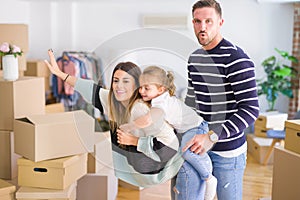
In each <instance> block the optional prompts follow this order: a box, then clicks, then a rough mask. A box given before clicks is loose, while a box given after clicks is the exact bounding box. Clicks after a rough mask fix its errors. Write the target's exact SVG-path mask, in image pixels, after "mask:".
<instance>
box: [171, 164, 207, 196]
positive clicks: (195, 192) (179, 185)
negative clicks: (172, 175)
mask: <svg viewBox="0 0 300 200" xmlns="http://www.w3.org/2000/svg"><path fill="white" fill-rule="evenodd" d="M174 182H175V181H174V180H173V181H172V183H173V184H171V190H172V193H173V195H172V200H187V199H193V200H201V199H204V190H205V184H204V181H203V180H201V179H200V177H199V175H198V173H197V171H195V170H194V168H193V167H192V166H191V165H190V164H189V163H187V162H184V163H183V165H182V167H181V168H180V170H179V172H178V174H177V177H176V183H175V187H173V186H172V185H174Z"/></svg>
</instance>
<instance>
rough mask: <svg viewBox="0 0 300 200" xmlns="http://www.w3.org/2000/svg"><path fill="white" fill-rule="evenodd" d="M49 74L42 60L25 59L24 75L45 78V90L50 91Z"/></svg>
mask: <svg viewBox="0 0 300 200" xmlns="http://www.w3.org/2000/svg"><path fill="white" fill-rule="evenodd" d="M50 74H51V72H50V70H49V68H48V67H47V65H46V63H45V62H44V61H43V60H27V69H26V71H25V72H24V75H25V76H37V77H43V78H44V80H45V91H51V87H50Z"/></svg>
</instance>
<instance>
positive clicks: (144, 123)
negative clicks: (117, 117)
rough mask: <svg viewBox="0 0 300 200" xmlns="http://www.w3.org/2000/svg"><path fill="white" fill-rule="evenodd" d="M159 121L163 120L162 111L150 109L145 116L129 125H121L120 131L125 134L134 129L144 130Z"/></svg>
mask: <svg viewBox="0 0 300 200" xmlns="http://www.w3.org/2000/svg"><path fill="white" fill-rule="evenodd" d="M161 119H164V112H163V110H162V109H160V108H154V107H152V108H151V109H150V111H149V112H148V113H147V114H146V115H143V116H140V117H138V118H136V119H135V120H134V121H132V122H130V123H127V124H122V125H121V126H120V129H121V130H123V131H125V132H131V131H133V130H136V129H140V128H146V127H148V126H150V125H152V124H153V123H155V122H156V121H158V120H161Z"/></svg>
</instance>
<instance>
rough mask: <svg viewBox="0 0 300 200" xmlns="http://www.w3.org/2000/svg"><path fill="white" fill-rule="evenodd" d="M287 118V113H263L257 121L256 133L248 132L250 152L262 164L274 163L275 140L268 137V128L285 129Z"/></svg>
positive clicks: (255, 125)
mask: <svg viewBox="0 0 300 200" xmlns="http://www.w3.org/2000/svg"><path fill="white" fill-rule="evenodd" d="M287 118H288V115H287V114H286V113H279V112H267V113H261V114H260V115H259V116H258V118H257V120H256V121H255V124H254V134H247V142H248V152H249V153H250V154H251V155H252V156H253V158H254V159H255V160H256V161H257V162H259V163H260V164H273V154H274V153H273V151H272V149H273V147H272V145H273V144H274V140H273V138H268V137H267V130H270V129H273V130H284V123H285V121H286V120H287ZM276 141H277V140H276ZM275 144H276V143H275Z"/></svg>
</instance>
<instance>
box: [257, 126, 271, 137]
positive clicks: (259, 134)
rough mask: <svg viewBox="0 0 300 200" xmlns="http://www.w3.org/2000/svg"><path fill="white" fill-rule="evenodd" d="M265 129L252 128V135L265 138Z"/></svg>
mask: <svg viewBox="0 0 300 200" xmlns="http://www.w3.org/2000/svg"><path fill="white" fill-rule="evenodd" d="M267 130H270V129H267V128H263V127H260V126H254V135H255V136H257V137H267Z"/></svg>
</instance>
